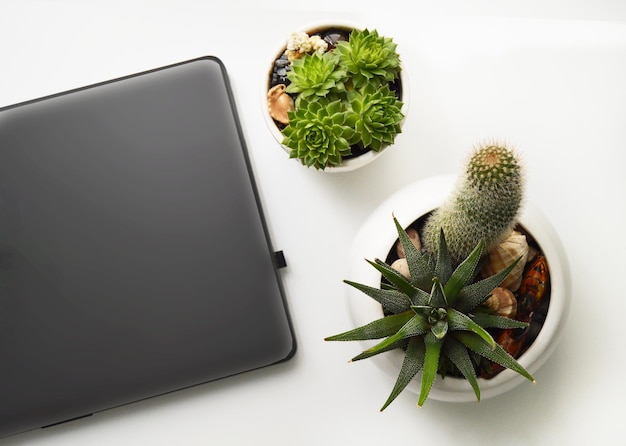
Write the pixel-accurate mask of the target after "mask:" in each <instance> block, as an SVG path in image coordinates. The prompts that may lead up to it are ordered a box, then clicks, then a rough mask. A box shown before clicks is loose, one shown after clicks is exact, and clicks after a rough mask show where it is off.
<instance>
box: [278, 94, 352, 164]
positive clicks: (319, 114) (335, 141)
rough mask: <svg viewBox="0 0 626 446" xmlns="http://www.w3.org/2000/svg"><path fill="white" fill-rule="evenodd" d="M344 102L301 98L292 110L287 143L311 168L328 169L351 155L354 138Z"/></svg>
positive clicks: (295, 155)
mask: <svg viewBox="0 0 626 446" xmlns="http://www.w3.org/2000/svg"><path fill="white" fill-rule="evenodd" d="M347 118H348V113H346V110H345V107H344V104H343V103H342V102H341V101H339V100H336V101H330V100H328V99H327V98H319V99H316V100H310V101H301V103H300V107H298V108H297V109H296V110H294V111H292V112H289V125H288V126H287V127H285V128H284V129H283V135H284V139H283V142H282V143H283V144H284V145H285V146H287V147H289V148H290V149H291V152H290V154H289V157H290V158H298V159H300V161H301V162H302V164H304V165H306V166H307V167H315V168H316V169H324V168H326V167H328V166H337V165H339V164H341V161H342V157H343V156H347V155H349V154H350V151H351V149H350V142H349V141H351V140H352V139H353V138H354V133H355V131H354V128H353V123H350V122H349V120H348V119H347Z"/></svg>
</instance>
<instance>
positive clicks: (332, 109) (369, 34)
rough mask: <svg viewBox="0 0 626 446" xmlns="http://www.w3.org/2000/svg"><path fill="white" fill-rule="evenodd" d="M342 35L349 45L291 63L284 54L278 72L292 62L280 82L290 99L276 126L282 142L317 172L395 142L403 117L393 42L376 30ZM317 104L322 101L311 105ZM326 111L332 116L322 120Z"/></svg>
mask: <svg viewBox="0 0 626 446" xmlns="http://www.w3.org/2000/svg"><path fill="white" fill-rule="evenodd" d="M305 36H306V34H305ZM345 36H347V37H348V40H347V41H343V40H341V41H339V42H337V43H336V45H334V46H331V49H330V50H327V51H326V52H323V51H324V50H319V49H317V50H314V51H311V52H305V53H303V54H299V53H298V56H297V58H293V59H292V58H289V56H288V55H287V51H285V52H284V53H283V55H282V57H281V59H282V61H281V69H284V68H282V67H284V64H285V62H284V61H285V60H290V62H289V67H288V68H286V69H285V70H286V75H283V74H281V76H284V78H281V79H282V82H283V84H284V85H285V86H286V87H285V93H287V94H288V95H290V96H291V99H293V103H291V104H290V106H293V112H288V113H287V118H288V119H286V120H281V121H280V124H279V128H281V129H282V130H281V132H282V133H283V136H284V138H283V141H282V143H283V145H285V146H287V147H289V148H290V149H292V150H291V151H290V157H291V158H299V159H300V161H301V162H302V164H303V165H305V166H309V167H315V168H316V169H320V170H323V169H325V168H327V167H333V166H339V165H341V164H342V162H343V161H344V160H345V158H347V157H349V156H357V155H360V154H362V153H364V152H367V151H368V150H373V151H376V152H379V151H381V150H383V149H384V148H385V147H387V146H389V145H390V144H393V143H394V140H395V137H396V135H397V134H399V133H400V132H401V123H402V120H403V119H404V115H403V114H402V112H401V108H402V106H403V103H402V102H401V101H400V100H399V99H398V97H397V91H395V90H397V89H398V86H400V84H398V85H396V84H394V82H395V81H396V80H397V79H398V78H399V74H400V69H401V67H400V58H399V56H398V54H397V52H396V44H395V43H393V41H392V39H390V38H386V37H382V36H380V35H379V34H378V32H377V31H376V30H373V31H369V30H367V29H366V30H363V31H359V30H352V31H351V32H350V34H349V36H348V34H347V32H346V34H345ZM302 37H303V36H301V35H299V36H298V38H299V39H302ZM314 37H315V36H314ZM317 37H319V36H317ZM292 44H293V42H292ZM306 46H307V47H308V46H311V45H310V42H306ZM287 47H289V44H288V45H287ZM311 48H313V47H312V46H311ZM284 57H287V59H284ZM274 74H276V73H274ZM276 76H277V78H278V75H277V74H276ZM274 86H275V85H274ZM315 101H320V102H321V103H320V104H318V105H313V104H312V102H315ZM336 102H339V103H340V105H339V104H336ZM330 104H333V105H332V106H331V105H330ZM325 112H329V113H332V116H328V117H324V113H325ZM339 112H341V113H343V114H344V115H345V116H339V114H338V113H339ZM292 119H293V122H292ZM287 121H288V122H287ZM346 127H350V129H347V128H346ZM346 142H347V143H348V146H346Z"/></svg>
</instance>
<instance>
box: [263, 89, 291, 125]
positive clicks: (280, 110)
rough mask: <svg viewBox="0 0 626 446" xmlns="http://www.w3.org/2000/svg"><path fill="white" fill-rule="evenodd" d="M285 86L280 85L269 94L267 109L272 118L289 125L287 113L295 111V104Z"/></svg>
mask: <svg viewBox="0 0 626 446" xmlns="http://www.w3.org/2000/svg"><path fill="white" fill-rule="evenodd" d="M286 89H287V87H286V86H285V84H278V85H275V86H273V87H272V88H270V90H269V91H268V92H267V109H268V111H269V112H270V116H271V117H272V118H273V119H275V120H276V121H278V122H280V123H282V124H285V125H287V124H289V117H288V115H287V112H290V111H293V109H294V103H293V99H292V98H291V96H289V95H288V94H287V93H286V92H285V90H286Z"/></svg>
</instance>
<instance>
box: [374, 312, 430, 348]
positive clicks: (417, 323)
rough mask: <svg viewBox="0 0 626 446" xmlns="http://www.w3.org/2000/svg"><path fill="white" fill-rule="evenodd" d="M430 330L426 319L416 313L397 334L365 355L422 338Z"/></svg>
mask: <svg viewBox="0 0 626 446" xmlns="http://www.w3.org/2000/svg"><path fill="white" fill-rule="evenodd" d="M429 330H430V327H429V326H428V324H427V323H426V321H425V320H424V318H422V317H421V316H419V315H417V314H415V313H414V314H413V317H411V319H409V320H408V322H407V323H406V324H404V325H403V326H402V327H401V328H400V329H399V330H398V331H397V332H396V333H395V334H393V335H391V336H389V337H388V338H387V339H385V340H384V341H382V342H379V343H378V344H376V345H374V346H373V347H370V348H368V349H367V350H365V351H364V352H363V353H365V354H369V353H376V352H377V351H379V350H381V349H385V348H386V347H388V346H389V345H390V344H393V343H394V342H396V341H398V340H400V339H406V338H409V337H411V336H420V335H423V334H424V333H426V332H427V331H429Z"/></svg>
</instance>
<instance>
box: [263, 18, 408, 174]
mask: <svg viewBox="0 0 626 446" xmlns="http://www.w3.org/2000/svg"><path fill="white" fill-rule="evenodd" d="M327 28H338V29H343V30H348V31H349V30H352V29H363V27H361V26H359V25H356V24H353V23H347V22H332V23H328V22H325V23H318V24H311V25H309V26H307V27H305V28H302V29H297V30H294V31H304V32H306V33H307V34H309V35H311V34H313V33H315V32H318V31H320V30H323V29H327ZM370 29H373V28H370ZM287 37H288V36H285V41H286V39H287ZM285 49H286V43H285V42H283V43H282V44H281V46H279V47H278V49H277V51H276V53H275V54H274V57H273V58H272V60H271V61H270V63H269V65H268V68H267V71H266V73H267V75H266V76H265V78H264V79H263V84H262V86H261V107H262V113H263V118H264V119H265V122H266V124H267V127H268V129H269V131H270V133H271V134H272V136H273V137H274V139H276V141H277V142H278V144H280V146H281V147H282V148H283V150H284V151H285V152H286V153H287V154H289V153H290V152H291V149H290V148H289V147H287V146H285V145H283V144H282V141H283V138H284V136H283V134H282V133H281V131H280V129H279V128H278V126H277V125H276V122H274V119H272V117H271V116H270V114H269V111H268V108H267V92H268V85H269V78H270V76H271V74H272V71H273V68H274V61H275V60H276V59H277V58H279V57H280V56H281V55H282V54H283V53H284V51H285ZM400 83H401V86H402V91H401V95H400V100H401V101H402V102H403V106H402V109H401V110H402V113H403V114H404V116H405V117H406V116H407V113H408V110H409V98H410V96H411V95H410V91H409V80H408V76H407V75H406V70H404V68H402V70H401V71H400ZM403 124H404V122H403V123H402V124H401V125H403ZM388 148H389V147H386V148H384V149H383V150H380V151H378V152H376V151H374V150H370V151H368V152H365V153H363V154H362V155H359V156H356V157H353V158H348V159H345V160H343V161H342V163H341V164H340V165H339V166H331V167H327V168H326V169H324V172H329V173H340V172H349V171H352V170H355V169H358V168H360V167H363V166H365V165H367V164H369V163H371V162H372V161H374V160H375V159H376V158H378V157H379V156H380V155H382V154H383V153H384V152H385V151H386V150H387V149H388ZM298 162H300V161H299V160H298Z"/></svg>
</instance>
